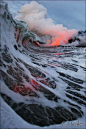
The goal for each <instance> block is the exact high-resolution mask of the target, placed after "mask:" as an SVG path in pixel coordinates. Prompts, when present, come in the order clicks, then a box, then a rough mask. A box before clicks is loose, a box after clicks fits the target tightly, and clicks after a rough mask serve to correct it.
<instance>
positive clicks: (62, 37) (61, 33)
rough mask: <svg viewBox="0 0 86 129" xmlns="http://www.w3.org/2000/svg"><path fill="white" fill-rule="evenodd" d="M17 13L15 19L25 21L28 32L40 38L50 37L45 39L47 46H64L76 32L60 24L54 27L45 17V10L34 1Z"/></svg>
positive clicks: (49, 19) (51, 21) (50, 20)
mask: <svg viewBox="0 0 86 129" xmlns="http://www.w3.org/2000/svg"><path fill="white" fill-rule="evenodd" d="M18 13H20V15H19V16H16V19H18V20H21V21H25V22H26V23H27V24H28V29H29V30H30V31H33V32H35V33H36V34H38V35H40V36H46V35H47V36H50V39H47V45H51V46H57V45H61V44H64V43H66V42H67V41H68V40H69V38H70V37H71V36H72V35H73V34H75V33H76V32H77V31H76V30H68V29H67V28H66V27H63V25H62V24H57V25H55V24H54V22H53V20H52V19H51V18H48V17H47V9H46V8H45V7H44V6H43V5H41V4H39V3H37V2H35V1H31V2H30V4H25V5H23V6H22V7H21V10H20V11H18Z"/></svg>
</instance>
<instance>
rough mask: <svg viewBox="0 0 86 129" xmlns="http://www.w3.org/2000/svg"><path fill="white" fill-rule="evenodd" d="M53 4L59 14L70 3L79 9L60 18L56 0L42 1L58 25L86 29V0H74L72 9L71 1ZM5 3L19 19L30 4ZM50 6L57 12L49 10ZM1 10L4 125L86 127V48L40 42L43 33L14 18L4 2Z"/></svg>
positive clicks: (15, 126) (2, 121)
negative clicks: (19, 14)
mask: <svg viewBox="0 0 86 129" xmlns="http://www.w3.org/2000/svg"><path fill="white" fill-rule="evenodd" d="M55 2H56V3H59V4H57V5H58V9H59V10H60V13H61V14H64V11H61V10H62V9H63V10H64V8H66V7H68V10H70V11H71V10H72V11H73V12H75V10H77V12H76V13H77V14H76V13H72V14H71V16H74V17H75V18H74V19H75V20H74V19H73V18H72V20H71V18H69V17H70V16H69V14H70V13H69V12H68V13H65V14H64V15H63V16H62V15H61V14H59V16H58V15H57V16H58V18H56V11H55V10H54V9H56V7H57V6H56V4H55V6H56V7H55V8H54V7H53V6H54V2H52V1H51V2H49V4H48V2H46V1H44V2H40V3H41V4H43V5H44V6H45V7H46V8H47V11H48V14H49V15H48V16H49V17H50V16H51V17H52V18H53V19H54V21H55V23H57V22H58V23H60V21H61V24H63V25H65V26H66V27H68V28H70V29H79V30H85V28H84V24H85V22H84V20H82V19H85V18H84V15H81V14H82V11H83V7H84V1H83V2H81V1H78V3H77V1H76V2H75V1H70V2H71V3H72V5H73V7H72V8H70V7H71V6H70V5H71V4H69V2H68V1H66V3H65V2H64V1H61V2H60V1H59V2H58V1H55ZM79 2H80V3H79ZM7 3H8V7H9V9H10V12H11V13H12V15H13V17H15V16H16V15H17V12H16V10H19V8H20V7H21V6H22V5H23V4H25V3H27V2H26V1H25V2H22V1H18V2H17V4H16V2H15V1H7ZM64 3H65V4H64ZM76 3H77V6H76ZM60 6H61V8H60ZM69 6H70V7H69ZM80 6H81V8H80ZM63 7H64V8H63ZM51 8H53V9H52V10H54V11H51V13H49V12H50V10H51ZM1 9H2V11H1V24H0V25H1V48H0V49H1V51H0V55H1V91H0V92H1V107H0V108H1V125H0V126H1V128H51V129H52V128H85V106H86V102H85V100H86V97H85V93H86V87H85V83H86V80H85V72H86V68H85V56H86V48H85V47H74V46H72V45H71V47H54V46H53V47H51V46H50V47H46V46H39V45H38V44H37V39H38V38H39V36H37V35H36V34H34V33H32V32H30V31H28V29H27V25H26V24H25V23H24V22H20V21H17V20H14V19H13V18H12V15H11V14H10V13H9V10H8V8H7V5H6V4H5V3H1ZM74 9H75V10H74ZM79 9H81V10H79ZM65 11H67V10H66V9H65ZM78 12H79V13H78ZM54 13H55V14H54ZM84 13H85V12H84ZM79 14H80V15H79ZM65 15H66V17H67V16H68V19H70V21H71V24H70V25H68V24H67V22H66V21H69V20H67V19H65V18H63V17H65ZM60 16H61V17H60ZM76 16H77V17H76ZM62 19H65V20H62ZM77 19H78V20H77ZM57 20H58V21H57ZM75 21H77V23H76V24H75ZM80 23H81V24H80ZM27 35H28V36H27ZM27 37H29V38H27ZM82 38H83V37H82ZM29 39H30V40H29ZM31 39H33V42H32V40H31ZM73 44H74V43H73Z"/></svg>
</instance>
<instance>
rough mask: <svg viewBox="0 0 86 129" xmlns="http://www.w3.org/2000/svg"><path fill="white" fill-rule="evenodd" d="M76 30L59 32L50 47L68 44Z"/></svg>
mask: <svg viewBox="0 0 86 129" xmlns="http://www.w3.org/2000/svg"><path fill="white" fill-rule="evenodd" d="M76 32H77V31H76V30H68V31H65V32H63V33H62V32H60V33H58V34H57V35H58V36H56V38H55V40H54V41H53V42H52V44H51V46H58V45H63V44H66V43H67V42H68V40H69V39H70V38H71V37H72V36H73V35H74V34H75V33H76Z"/></svg>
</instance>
